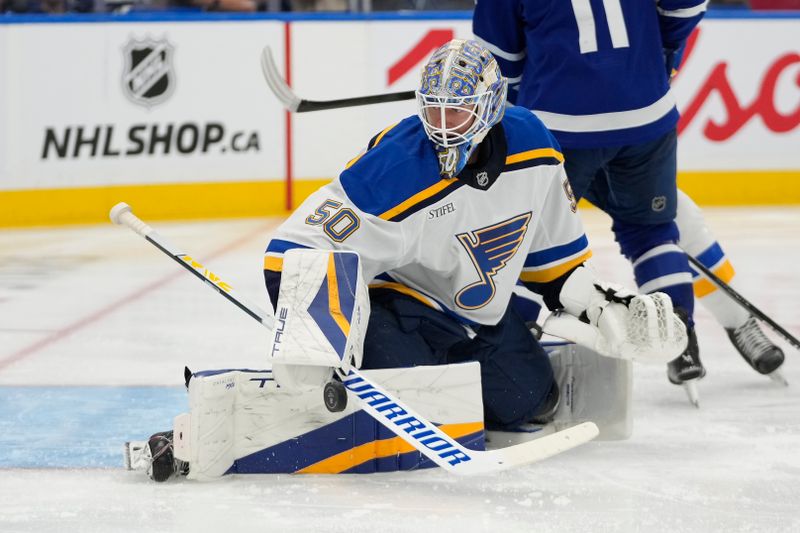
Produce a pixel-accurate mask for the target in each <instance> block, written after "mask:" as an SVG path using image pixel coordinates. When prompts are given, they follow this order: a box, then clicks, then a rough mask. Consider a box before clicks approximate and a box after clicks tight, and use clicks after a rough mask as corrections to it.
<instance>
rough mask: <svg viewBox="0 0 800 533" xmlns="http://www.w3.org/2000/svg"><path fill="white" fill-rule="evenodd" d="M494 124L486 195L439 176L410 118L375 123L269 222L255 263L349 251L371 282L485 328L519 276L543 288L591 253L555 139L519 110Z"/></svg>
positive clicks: (270, 265)
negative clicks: (332, 169)
mask: <svg viewBox="0 0 800 533" xmlns="http://www.w3.org/2000/svg"><path fill="white" fill-rule="evenodd" d="M501 124H502V128H503V130H504V132H505V138H506V144H507V155H506V157H505V164H504V166H503V168H502V172H501V173H500V175H499V176H498V177H497V179H496V181H495V182H494V183H493V184H492V185H491V186H490V187H489V188H488V189H487V190H481V189H478V188H475V187H472V186H469V185H467V184H466V183H464V182H463V181H459V180H458V179H456V178H452V179H441V178H440V176H439V166H438V162H437V159H436V153H435V151H434V149H433V147H432V144H431V142H430V141H429V140H428V138H427V137H426V135H425V131H424V130H423V127H422V124H421V122H420V120H419V119H418V118H417V117H416V116H414V117H409V118H407V119H405V120H403V121H402V122H400V123H398V124H397V125H395V126H391V127H389V128H387V129H385V130H384V131H382V132H381V133H380V134H378V135H376V136H375V137H374V138H373V139H372V140H371V141H370V143H369V145H368V148H367V150H366V151H365V152H364V153H363V154H362V155H360V156H359V157H357V158H356V159H354V160H353V161H351V162H350V163H348V165H347V168H346V169H345V170H344V171H343V172H342V174H341V175H340V176H339V178H338V179H336V180H334V181H333V182H331V183H330V184H328V185H326V186H324V187H322V188H321V189H319V190H318V191H316V192H315V193H314V194H312V195H311V196H310V197H309V198H308V199H306V201H305V202H303V204H302V205H301V206H300V207H299V208H298V209H297V210H296V211H295V212H294V213H293V214H292V216H291V217H290V218H289V219H288V220H287V221H286V222H285V223H284V224H283V225H282V226H281V227H280V228H279V230H278V231H277V232H276V234H275V235H274V238H273V239H272V241H271V242H270V243H269V246H268V248H267V251H266V255H265V259H264V268H265V270H266V271H272V272H280V270H281V267H282V261H283V254H284V253H285V252H286V251H287V250H290V249H292V248H315V249H325V250H349V251H355V252H358V254H359V255H360V257H361V264H362V268H363V274H364V277H365V280H366V281H367V282H369V285H370V287H381V288H386V289H392V290H397V291H400V292H403V293H405V294H407V295H409V296H412V297H414V298H416V299H418V300H420V301H421V302H423V303H425V304H427V305H429V306H430V307H433V308H435V309H438V310H440V311H442V312H445V313H447V314H450V315H452V316H455V317H458V318H459V319H460V320H461V321H462V322H465V323H477V324H487V325H493V324H496V323H497V322H498V321H499V320H500V319H501V318H502V316H503V314H504V312H505V310H506V308H507V306H508V304H509V301H510V299H511V296H512V292H513V290H514V287H515V285H517V284H518V283H519V282H520V281H522V282H526V284H528V285H529V286H531V285H530V284H531V283H532V284H534V285H533V286H534V287H535V284H546V283H548V282H550V281H552V280H554V279H556V278H558V277H560V276H561V275H563V274H564V273H566V272H568V271H569V270H570V269H572V268H573V267H575V266H577V265H579V264H581V263H583V262H584V261H585V260H586V259H588V258H589V256H590V255H591V252H590V251H589V249H588V242H587V239H586V237H585V235H584V230H583V226H582V224H581V221H580V218H579V216H578V215H577V214H576V202H575V198H574V196H573V195H572V191H571V189H570V187H569V183H568V181H567V176H566V175H565V173H564V169H563V164H562V162H563V157H562V155H561V153H560V151H559V148H558V144H557V143H556V141H555V140H554V139H553V137H552V136H551V135H550V133H549V132H548V131H547V130H546V128H545V127H544V126H543V125H542V124H541V122H540V121H539V120H538V119H537V118H536V117H535V116H534V115H533V114H532V113H530V112H529V111H527V110H525V109H522V108H516V107H509V108H508V109H507V110H506V114H505V117H504V118H503V120H502V122H501ZM480 178H481V177H480V175H478V181H479V182H480Z"/></svg>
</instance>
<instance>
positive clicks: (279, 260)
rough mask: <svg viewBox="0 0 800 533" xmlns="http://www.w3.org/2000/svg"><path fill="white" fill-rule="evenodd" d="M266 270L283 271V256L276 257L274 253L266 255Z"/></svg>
mask: <svg viewBox="0 0 800 533" xmlns="http://www.w3.org/2000/svg"><path fill="white" fill-rule="evenodd" d="M264 270H272V271H273V272H281V271H283V257H275V256H274V255H265V256H264Z"/></svg>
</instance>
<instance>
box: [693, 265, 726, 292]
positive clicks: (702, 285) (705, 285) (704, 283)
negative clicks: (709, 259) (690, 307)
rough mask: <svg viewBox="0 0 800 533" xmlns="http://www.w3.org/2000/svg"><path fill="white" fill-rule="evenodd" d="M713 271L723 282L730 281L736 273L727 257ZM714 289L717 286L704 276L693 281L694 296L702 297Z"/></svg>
mask: <svg viewBox="0 0 800 533" xmlns="http://www.w3.org/2000/svg"><path fill="white" fill-rule="evenodd" d="M713 272H714V275H715V276H717V277H718V278H719V279H721V280H722V281H724V282H725V283H730V281H731V280H732V279H733V276H734V274H736V271H735V270H734V269H733V265H732V264H731V262H730V261H728V260H727V259H726V260H725V262H724V263H722V265H721V266H720V267H719V268H718V269H716V270H714V271H713ZM715 290H717V286H716V285H714V283H713V282H712V281H709V280H707V279H706V278H703V277H701V278H699V279H698V280H697V281H695V282H694V295H695V297H696V298H702V297H703V296H708V295H709V294H711V293H712V292H714V291H715Z"/></svg>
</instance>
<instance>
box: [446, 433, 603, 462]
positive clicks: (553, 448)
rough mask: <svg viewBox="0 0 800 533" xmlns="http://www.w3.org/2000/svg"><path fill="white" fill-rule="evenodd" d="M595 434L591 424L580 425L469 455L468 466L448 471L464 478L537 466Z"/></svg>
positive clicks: (587, 440)
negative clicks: (530, 465) (471, 457)
mask: <svg viewBox="0 0 800 533" xmlns="http://www.w3.org/2000/svg"><path fill="white" fill-rule="evenodd" d="M599 432H600V431H599V430H598V428H597V425H595V423H594V422H583V423H581V424H578V425H576V426H572V427H570V428H567V429H564V430H561V431H557V432H555V433H551V434H550V435H547V436H544V437H540V438H538V439H534V440H530V441H527V442H523V443H522V444H517V445H515V446H509V447H507V448H500V449H498V450H491V451H488V452H477V453H473V461H471V462H470V464H468V465H464V467H463V468H461V469H454V470H452V471H453V472H454V473H457V474H465V475H476V474H477V475H480V474H491V473H494V472H500V471H503V470H510V469H512V468H517V467H519V466H524V465H528V464H533V463H538V462H539V461H544V460H545V459H548V458H550V457H553V456H554V455H558V454H560V453H563V452H566V451H568V450H571V449H573V448H576V447H578V446H580V445H581V444H586V443H587V442H589V441H590V440H592V439H594V438H595V437H596V436H597V435H598V433H599Z"/></svg>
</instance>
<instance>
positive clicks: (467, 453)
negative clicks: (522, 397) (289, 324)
mask: <svg viewBox="0 0 800 533" xmlns="http://www.w3.org/2000/svg"><path fill="white" fill-rule="evenodd" d="M109 216H110V218H111V221H112V222H114V223H115V224H120V225H123V226H127V227H128V228H130V229H131V230H133V231H134V232H136V233H137V234H139V235H140V236H142V237H144V238H145V239H146V240H147V241H148V242H149V243H151V244H152V245H154V246H155V247H156V248H158V249H159V250H161V251H162V252H164V253H165V254H167V255H168V256H170V257H171V258H172V259H174V260H175V261H176V262H177V263H178V264H180V265H181V266H183V267H184V268H186V269H187V270H189V271H190V272H191V273H192V274H194V275H195V276H196V277H198V278H200V279H201V280H203V281H204V282H205V283H206V284H207V285H209V286H211V287H212V288H213V289H214V290H216V291H217V292H219V293H220V294H221V295H222V296H224V297H225V299H227V300H228V301H229V302H231V303H233V304H234V305H236V306H237V307H238V308H239V309H241V310H242V311H244V312H245V313H247V314H248V315H250V317H251V318H254V319H255V320H257V321H258V322H260V323H261V324H262V325H264V326H265V327H267V328H270V329H271V328H272V326H273V324H274V318H273V316H272V313H269V312H267V311H265V310H263V309H261V308H260V307H259V306H257V305H255V304H252V303H249V302H247V301H246V300H245V299H244V298H243V297H242V296H240V295H238V294H237V293H236V291H234V289H233V287H231V286H230V285H229V284H228V283H226V282H225V281H223V280H222V279H221V278H220V277H219V276H217V275H216V274H214V273H213V272H211V271H210V270H208V269H207V268H205V267H204V266H203V265H201V264H200V263H199V262H197V261H195V260H194V259H193V258H191V257H190V256H189V255H187V254H185V253H183V252H181V251H179V250H177V249H176V248H175V247H174V246H172V245H171V244H170V243H169V242H168V241H167V240H166V239H164V237H162V236H161V235H159V234H158V233H157V232H156V231H155V230H154V229H153V228H152V227H150V226H149V225H148V224H146V223H145V222H143V221H142V220H141V219H139V217H137V216H136V215H134V214H133V211H132V210H131V208H130V206H128V204H125V203H120V204H117V205H115V206H114V207H113V208H112V209H111V212H110V214H109ZM341 378H342V382H343V383H344V385H345V387H347V389H348V390H349V391H350V392H351V393H352V394H353V395H354V396H355V397H356V398H358V400H359V404H360V406H361V408H362V409H363V410H364V411H366V412H367V413H369V414H370V415H371V416H372V417H374V418H375V419H376V420H378V421H379V422H380V423H381V424H383V425H384V426H386V427H387V428H388V429H389V430H390V431H392V432H393V433H394V434H395V435H397V436H398V437H400V438H401V439H403V440H404V441H406V442H407V443H409V444H410V445H411V446H413V447H414V448H416V449H417V450H418V451H419V452H420V453H422V455H424V456H425V457H427V458H428V459H430V460H431V461H433V462H434V463H435V464H437V465H438V466H440V467H442V468H443V469H445V470H447V471H448V472H453V473H456V474H483V473H491V472H498V471H501V470H506V469H509V468H514V467H517V466H521V465H525V464H529V463H535V462H537V461H541V460H543V459H547V458H548V457H551V456H553V455H556V454H559V453H561V452H565V451H567V450H570V449H572V448H574V447H576V446H579V445H581V444H584V443H586V442H589V441H590V440H592V439H593V438H595V437H596V436H597V434H598V432H599V431H598V429H597V426H596V425H595V424H594V423H592V422H584V423H582V424H578V425H576V426H573V427H571V428H568V429H565V430H562V431H558V432H556V433H552V434H550V435H547V436H545V437H541V438H539V439H536V440H532V441H529V442H525V443H522V444H517V445H515V446H510V447H508V448H502V449H499V450H491V451H484V452H482V451H476V450H469V449H467V448H465V447H464V446H463V445H461V444H460V443H459V442H458V441H456V440H455V439H453V438H452V437H450V436H449V435H447V434H446V433H444V432H443V431H442V430H440V429H439V428H438V427H436V426H435V425H434V424H432V423H431V422H429V421H428V420H427V419H425V418H424V417H422V416H420V415H418V414H416V413H415V412H414V410H412V409H411V408H410V407H408V406H407V405H406V404H404V403H402V402H401V401H400V400H399V399H397V398H395V397H394V396H393V395H392V394H390V393H389V392H387V391H386V390H384V389H383V388H381V387H380V386H379V385H378V384H376V383H375V382H374V381H372V380H371V379H370V378H369V377H368V376H366V375H364V374H363V373H362V372H360V371H359V370H357V369H355V368H351V369H350V370H349V372H348V373H347V374H346V375H342V376H341Z"/></svg>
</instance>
